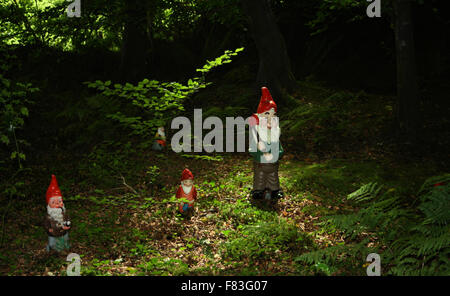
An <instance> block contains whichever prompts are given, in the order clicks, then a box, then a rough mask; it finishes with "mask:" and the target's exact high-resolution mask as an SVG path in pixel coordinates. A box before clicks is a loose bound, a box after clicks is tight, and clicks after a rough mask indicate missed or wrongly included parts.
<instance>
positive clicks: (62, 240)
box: [44, 175, 71, 252]
mask: <svg viewBox="0 0 450 296" xmlns="http://www.w3.org/2000/svg"><path fill="white" fill-rule="evenodd" d="M46 200H47V215H46V217H45V221H44V227H45V231H46V232H47V234H48V244H47V252H48V251H50V249H53V250H56V251H58V252H60V251H63V250H64V249H68V248H69V247H70V245H69V229H70V227H71V222H70V221H69V217H68V216H67V213H66V208H65V207H64V203H63V200H62V194H61V190H60V189H59V187H58V182H57V181H56V177H55V175H52V180H51V182H50V186H49V187H48V189H47V194H46Z"/></svg>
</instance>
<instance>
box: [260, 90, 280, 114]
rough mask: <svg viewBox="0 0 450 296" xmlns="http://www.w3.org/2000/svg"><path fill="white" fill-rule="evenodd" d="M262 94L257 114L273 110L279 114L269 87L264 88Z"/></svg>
mask: <svg viewBox="0 0 450 296" xmlns="http://www.w3.org/2000/svg"><path fill="white" fill-rule="evenodd" d="M261 92H262V94H261V100H260V101H259V105H258V111H257V113H258V114H260V113H264V112H266V111H269V110H270V109H272V108H274V109H275V112H277V104H275V101H274V100H273V99H272V96H271V95H270V92H269V89H268V88H267V87H262V88H261Z"/></svg>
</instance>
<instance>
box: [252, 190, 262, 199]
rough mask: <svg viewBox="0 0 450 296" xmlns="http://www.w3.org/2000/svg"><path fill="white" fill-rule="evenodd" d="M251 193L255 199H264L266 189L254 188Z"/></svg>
mask: <svg viewBox="0 0 450 296" xmlns="http://www.w3.org/2000/svg"><path fill="white" fill-rule="evenodd" d="M251 194H252V197H253V198H254V199H262V198H263V195H264V190H252V192H251Z"/></svg>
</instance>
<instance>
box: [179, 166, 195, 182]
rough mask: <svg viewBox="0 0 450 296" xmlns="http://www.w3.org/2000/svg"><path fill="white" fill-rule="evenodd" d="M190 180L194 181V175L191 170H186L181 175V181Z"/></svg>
mask: <svg viewBox="0 0 450 296" xmlns="http://www.w3.org/2000/svg"><path fill="white" fill-rule="evenodd" d="M188 179H191V180H194V175H193V174H192V173H191V171H190V170H188V169H184V171H183V173H181V181H184V180H188Z"/></svg>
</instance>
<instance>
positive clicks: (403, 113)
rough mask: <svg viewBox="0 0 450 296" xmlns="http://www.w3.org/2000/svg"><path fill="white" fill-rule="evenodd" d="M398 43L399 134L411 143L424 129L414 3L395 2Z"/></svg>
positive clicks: (408, 0)
mask: <svg viewBox="0 0 450 296" xmlns="http://www.w3.org/2000/svg"><path fill="white" fill-rule="evenodd" d="M394 11H395V43H396V55H397V101H398V113H397V116H398V127H399V131H400V132H401V133H402V134H403V135H404V136H405V137H406V139H407V140H408V141H410V142H415V141H416V140H417V134H418V130H419V127H420V113H419V105H420V101H419V86H418V80H417V70H416V60H415V50H414V33H413V21H412V14H411V1H410V0H395V1H394Z"/></svg>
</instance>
